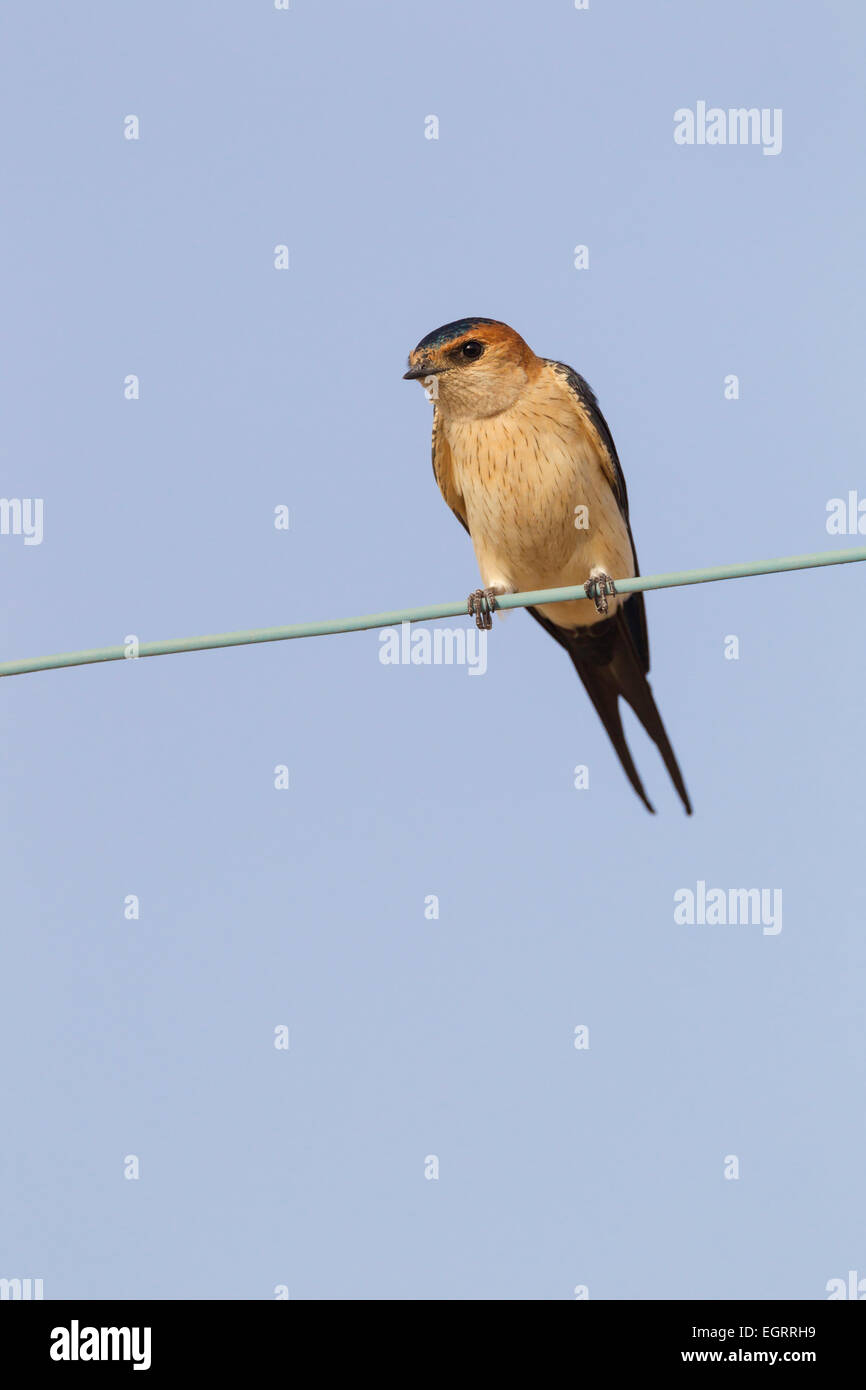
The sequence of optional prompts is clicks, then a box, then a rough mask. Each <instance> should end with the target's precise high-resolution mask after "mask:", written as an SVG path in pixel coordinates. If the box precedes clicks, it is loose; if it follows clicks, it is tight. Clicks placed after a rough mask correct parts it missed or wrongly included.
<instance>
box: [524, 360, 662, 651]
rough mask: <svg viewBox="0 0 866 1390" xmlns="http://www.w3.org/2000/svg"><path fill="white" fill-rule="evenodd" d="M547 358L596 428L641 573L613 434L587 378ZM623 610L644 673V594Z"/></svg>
mask: <svg viewBox="0 0 866 1390" xmlns="http://www.w3.org/2000/svg"><path fill="white" fill-rule="evenodd" d="M546 360H547V361H549V362H550V366H551V367H554V368H555V369H556V370H557V371H558V373H559V375H560V376H561V377H562V379H563V380H564V381H565V383H566V385H567V386H568V387H569V389H570V390H571V391H573V392H574V394H575V395H576V396H577V399H578V401H579V402H580V404H581V406H582V408H583V410H584V413H585V414H586V415H587V416H588V417H589V420H590V422H591V424H592V425H593V427H594V428H595V431H596V433H597V434H598V437H599V439H600V440H601V442H602V444H603V445H604V447H605V450H606V451H607V454H608V457H609V458H610V464H611V482H612V484H613V492H614V496H615V497H616V500H617V502H618V503H619V509H620V511H621V512H622V515H623V519H624V521H625V524H626V526H627V527H628V538H629V540H630V541H631V553H632V557H633V559H634V572H635V574H640V566H639V565H638V562H637V551H636V549H635V544H634V536H633V535H632V532H631V523H630V522H629V519H628V490H627V488H626V485H625V476H624V474H623V471H622V465H621V464H620V461H619V455H618V454H617V452H616V445H615V444H614V442H613V435H612V434H611V432H610V427H609V425H608V423H607V421H606V420H605V418H604V416H603V415H602V413H601V409H600V407H599V404H598V401H597V400H596V396H595V392H594V391H593V389H592V387H591V386H590V384H589V382H588V381H584V379H583V377H582V376H581V375H580V373H579V372H576V371H575V370H574V368H573V367H569V366H568V364H567V363H566V362H554V361H552V360H551V359H546ZM614 578H616V576H614ZM623 611H624V613H625V619H626V622H627V623H628V627H629V631H630V633H631V636H632V641H633V642H634V645H635V651H636V652H637V655H638V658H639V660H640V662H641V665H642V666H643V669H644V674H646V673H647V672H648V671H649V668H650V653H649V633H648V631H647V622H646V605H645V604H644V597H643V594H632V596H631V598H630V599H628V601H627V602H626V603H625V604H624V605H623Z"/></svg>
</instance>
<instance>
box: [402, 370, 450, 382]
mask: <svg viewBox="0 0 866 1390" xmlns="http://www.w3.org/2000/svg"><path fill="white" fill-rule="evenodd" d="M444 370H445V368H444V367H410V368H409V370H408V372H404V373H403V380H404V381H421V380H422V378H423V377H425V376H438V375H439V373H440V372H442V371H444Z"/></svg>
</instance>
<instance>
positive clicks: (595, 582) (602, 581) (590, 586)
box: [583, 570, 616, 613]
mask: <svg viewBox="0 0 866 1390" xmlns="http://www.w3.org/2000/svg"><path fill="white" fill-rule="evenodd" d="M583 588H584V592H585V593H586V596H587V598H591V599H592V600H593V602H594V604H595V611H596V613H606V612H607V600H608V595H610V596H611V597H612V596H613V595H614V594H615V593H616V586H615V585H614V582H613V580H612V579H611V577H610V575H609V574H605V572H604V570H596V571H595V573H593V574H591V575H590V577H589V579H587V581H586V583H585V584H584V586H583Z"/></svg>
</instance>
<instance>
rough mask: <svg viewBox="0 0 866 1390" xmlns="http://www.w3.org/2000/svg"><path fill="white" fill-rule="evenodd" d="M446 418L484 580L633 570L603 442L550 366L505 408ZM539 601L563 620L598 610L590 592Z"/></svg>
mask: <svg viewBox="0 0 866 1390" xmlns="http://www.w3.org/2000/svg"><path fill="white" fill-rule="evenodd" d="M443 426H444V428H445V431H446V434H447V439H448V443H449V445H450V448H451V456H452V465H453V476H454V481H455V483H456V485H457V487H458V489H459V492H460V494H461V495H462V497H463V501H464V504H465V508H466V519H467V522H468V524H469V531H470V534H471V536H472V541H473V544H474V546H475V554H476V556H477V559H478V565H479V569H480V570H481V576H482V579H483V581H484V583H485V585H491V586H493V585H502V586H503V587H504V588H506V589H509V590H511V591H512V592H517V591H520V590H525V589H552V588H556V587H558V586H561V585H566V584H582V583H584V581H585V580H586V579H588V578H589V574H590V571H591V570H592V569H594V568H596V567H600V568H601V569H604V570H605V571H606V572H607V573H608V574H610V575H612V576H613V577H614V578H616V577H620V578H624V577H626V576H630V575H633V574H634V559H633V555H632V547H631V541H630V538H629V533H628V527H627V524H626V522H625V519H624V518H623V516H622V514H621V512H620V509H619V504H618V502H617V499H616V497H615V496H614V493H613V492H612V490H611V485H610V481H609V473H608V472H607V471H606V468H605V461H604V458H603V455H602V452H601V451H602V449H603V446H602V445H601V443H600V441H599V439H598V436H597V435H596V433H595V430H594V429H593V427H592V425H591V423H590V421H589V420H588V419H587V418H586V417H585V416H584V415H583V412H582V410H581V408H580V405H579V403H578V402H577V401H576V399H575V398H574V396H573V394H572V393H571V391H569V389H568V387H567V386H565V385H564V384H563V383H562V382H561V380H560V379H559V378H558V377H556V376H555V375H554V374H553V373H552V372H544V373H543V374H542V376H541V377H540V378H539V379H538V381H537V382H536V383H535V384H534V385H533V387H532V388H530V389H529V390H527V391H526V392H524V394H523V395H522V396H521V398H520V400H519V401H518V402H517V403H516V404H515V405H514V406H512V407H511V408H510V409H509V410H506V411H503V412H502V413H501V414H499V415H496V416H493V417H491V418H489V419H484V420H455V421H448V420H444V421H443ZM576 509H577V510H576ZM583 509H585V510H583ZM576 521H577V522H578V523H579V524H578V525H575V522H576ZM610 607H611V611H613V610H614V608H615V607H616V600H615V599H611V600H610ZM541 611H542V612H543V613H544V614H545V616H547V617H549V618H551V619H552V620H553V621H554V622H556V623H559V624H560V625H561V626H565V627H570V626H573V625H580V626H582V625H584V624H586V623H590V622H595V621H597V620H598V616H599V615H598V614H597V613H596V611H595V605H594V604H593V603H591V602H589V601H581V602H578V603H557V604H551V605H549V606H548V607H545V608H542V609H541Z"/></svg>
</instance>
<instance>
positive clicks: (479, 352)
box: [403, 318, 541, 420]
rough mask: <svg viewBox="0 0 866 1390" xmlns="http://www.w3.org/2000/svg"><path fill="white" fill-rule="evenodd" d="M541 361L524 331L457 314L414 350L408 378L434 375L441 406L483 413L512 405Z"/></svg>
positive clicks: (458, 414) (473, 415) (457, 412)
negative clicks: (457, 315)
mask: <svg viewBox="0 0 866 1390" xmlns="http://www.w3.org/2000/svg"><path fill="white" fill-rule="evenodd" d="M540 367H541V363H540V361H539V359H538V358H537V357H536V356H535V354H534V352H532V350H531V348H529V347H527V345H526V343H525V342H524V341H523V339H522V338H521V336H520V334H519V333H515V331H514V329H513V328H509V327H508V324H507V323H499V322H498V321H497V320H496V319H479V318H475V319H457V320H456V321H455V322H454V323H446V324H445V325H444V327H442V328H435V329H434V330H433V332H432V333H428V334H427V337H426V338H422V339H421V341H420V343H419V344H418V346H417V347H416V348H414V349H413V351H412V352H410V354H409V370H408V372H406V374H405V376H404V378H403V379H404V381H420V382H421V384H422V385H426V384H427V382H428V379H429V378H432V379H433V381H434V382H435V387H434V395H435V399H436V401H437V403H438V405H439V406H440V408H441V409H442V411H443V412H444V413H445V414H446V415H448V416H450V417H452V418H454V419H460V418H462V419H475V420H478V419H483V418H485V417H486V416H490V415H498V414H499V413H500V411H502V410H507V409H508V407H509V406H510V405H513V404H514V402H515V401H516V400H517V397H518V396H519V395H520V393H521V391H522V390H523V388H524V387H525V386H526V384H527V383H528V382H529V381H530V380H531V378H532V377H533V376H534V375H535V373H536V372H537V371H538V370H540Z"/></svg>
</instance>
